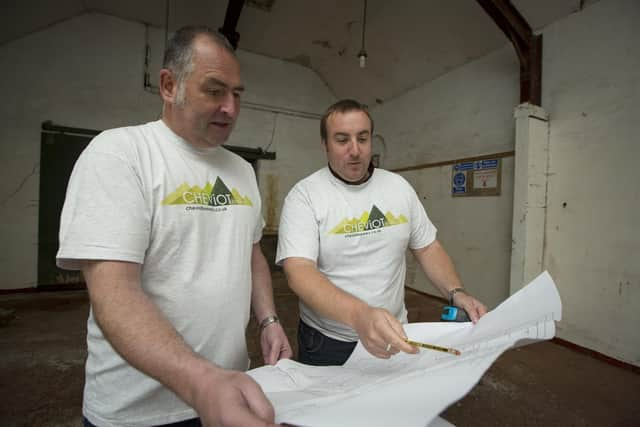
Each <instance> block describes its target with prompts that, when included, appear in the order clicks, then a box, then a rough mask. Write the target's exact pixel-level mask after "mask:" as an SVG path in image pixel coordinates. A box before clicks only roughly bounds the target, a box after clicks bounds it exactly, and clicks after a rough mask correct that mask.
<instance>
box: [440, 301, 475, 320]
mask: <svg viewBox="0 0 640 427" xmlns="http://www.w3.org/2000/svg"><path fill="white" fill-rule="evenodd" d="M440 320H441V321H443V322H469V321H471V319H469V315H468V314H467V312H466V311H464V309H462V308H460V307H456V306H453V305H445V306H444V308H443V309H442V315H441V316H440Z"/></svg>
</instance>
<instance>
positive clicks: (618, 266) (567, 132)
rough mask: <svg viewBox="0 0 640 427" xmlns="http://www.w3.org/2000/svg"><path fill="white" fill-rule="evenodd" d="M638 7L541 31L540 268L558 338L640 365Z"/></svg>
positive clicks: (605, 6)
mask: <svg viewBox="0 0 640 427" xmlns="http://www.w3.org/2000/svg"><path fill="white" fill-rule="evenodd" d="M638 22H640V2H638V1H637V0H602V1H600V2H598V3H596V4H594V5H593V6H590V7H588V8H586V9H585V10H583V11H582V12H580V13H577V14H574V15H572V16H570V17H568V18H567V19H565V20H563V21H560V22H557V23H555V24H554V25H551V26H550V27H548V28H546V29H545V30H544V33H543V34H544V45H545V48H544V51H543V52H544V53H543V55H544V56H543V60H544V65H543V68H544V72H543V85H542V87H543V94H542V102H543V106H544V107H545V108H546V110H547V112H548V113H549V114H550V117H551V126H550V162H549V181H548V198H547V226H546V230H545V233H546V235H545V241H546V250H545V253H544V264H545V268H547V269H548V270H549V271H550V273H551V274H552V276H553V277H554V279H555V280H556V282H557V284H558V288H559V291H560V296H561V297H562V302H563V320H562V322H560V324H559V336H560V337H561V338H564V339H566V340H568V341H571V342H573V343H576V344H578V345H581V346H584V347H587V348H590V349H593V350H596V351H599V352H601V353H604V354H606V355H609V356H612V357H615V358H617V359H621V360H623V361H626V362H629V363H632V364H635V365H640V333H638V330H637V329H638V325H640V262H639V261H640V226H639V224H638V220H639V218H640V216H639V215H638V212H640V186H639V185H640V178H639V173H638V171H639V168H638V166H639V163H638V162H639V161H640V138H639V135H640V120H639V117H640V104H639V103H638V97H639V96H640V72H639V71H638V70H640V48H639V47H638V42H640V26H638Z"/></svg>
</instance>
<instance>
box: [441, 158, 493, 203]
mask: <svg viewBox="0 0 640 427" xmlns="http://www.w3.org/2000/svg"><path fill="white" fill-rule="evenodd" d="M501 160H502V159H483V160H475V161H471V162H462V163H455V164H454V165H453V166H452V167H451V195H452V196H453V197H460V196H499V195H500V187H501V185H500V184H501V181H502V179H501V178H502V162H501Z"/></svg>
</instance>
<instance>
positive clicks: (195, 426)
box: [82, 417, 202, 427]
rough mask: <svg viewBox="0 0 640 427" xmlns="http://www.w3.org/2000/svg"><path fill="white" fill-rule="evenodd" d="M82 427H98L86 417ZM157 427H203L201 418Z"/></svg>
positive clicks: (83, 419) (83, 418)
mask: <svg viewBox="0 0 640 427" xmlns="http://www.w3.org/2000/svg"><path fill="white" fill-rule="evenodd" d="M82 425H83V426H84V427H98V426H96V425H95V424H91V422H89V420H88V419H86V418H85V417H82ZM155 427H202V424H201V423H200V418H191V419H189V420H184V421H178V422H177V423H171V424H162V425H159V426H155Z"/></svg>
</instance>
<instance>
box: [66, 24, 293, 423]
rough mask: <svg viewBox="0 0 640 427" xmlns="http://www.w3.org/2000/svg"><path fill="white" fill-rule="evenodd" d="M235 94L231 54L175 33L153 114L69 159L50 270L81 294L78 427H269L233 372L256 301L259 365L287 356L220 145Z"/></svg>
mask: <svg viewBox="0 0 640 427" xmlns="http://www.w3.org/2000/svg"><path fill="white" fill-rule="evenodd" d="M242 90H243V86H242V83H241V80H240V70H239V64H238V61H237V59H236V58H235V54H234V52H233V49H232V48H230V47H229V45H228V44H227V43H226V41H225V40H224V39H223V38H221V37H220V36H219V35H218V34H216V33H215V32H213V31H212V30H210V29H208V28H205V27H185V28H182V29H180V30H178V31H177V32H176V33H175V35H174V36H173V38H172V39H171V40H170V42H169V44H168V48H167V51H166V54H165V60H164V64H163V68H162V70H161V71H160V94H161V96H162V99H163V112H162V119H161V120H158V121H155V122H151V123H147V124H144V125H140V126H132V127H125V128H119V129H112V130H108V131H105V132H103V133H102V134H100V135H99V136H97V137H96V138H95V139H94V140H93V141H92V142H91V144H90V145H89V146H88V147H87V149H86V150H85V151H84V152H83V153H82V155H81V156H80V158H79V159H78V161H77V163H76V165H75V167H74V171H73V173H72V176H71V179H70V181H69V186H68V190H67V196H66V200H65V204H64V208H63V211H62V218H61V225H60V250H59V252H58V254H57V262H58V265H59V266H60V267H62V268H67V269H81V270H82V272H83V274H84V277H85V280H86V283H87V289H88V291H89V297H90V301H91V311H90V314H89V319H88V322H87V345H88V357H87V362H86V381H85V389H84V399H83V415H84V425H85V426H94V425H95V426H124V425H127V426H134V425H135V426H138V425H139V426H149V425H171V426H200V425H205V426H265V425H270V423H273V420H274V412H273V408H272V406H271V404H270V403H269V401H268V400H267V399H266V397H265V396H264V394H263V392H262V390H261V389H260V387H259V386H258V384H257V383H255V382H254V381H253V380H252V379H251V378H250V377H249V376H248V375H246V374H244V373H243V372H242V371H244V370H246V369H247V368H248V365H249V363H248V362H249V361H248V357H247V348H246V341H245V329H246V326H247V324H248V321H249V314H250V308H251V307H252V308H253V310H254V313H255V316H256V319H257V320H258V322H259V324H260V334H261V341H260V343H261V347H262V353H263V357H264V360H265V363H269V364H274V363H275V362H276V361H277V360H279V359H281V358H288V357H290V356H291V347H290V345H289V342H288V340H287V338H286V335H285V333H284V330H283V328H282V327H281V325H280V324H279V322H278V317H277V314H276V309H275V305H274V301H273V292H272V288H271V276H270V272H269V267H268V264H267V262H266V260H265V258H264V255H263V254H262V251H261V249H260V239H261V237H262V227H263V225H264V222H263V220H262V215H261V201H260V194H259V192H258V187H257V183H256V178H255V174H254V171H253V169H252V167H251V166H250V165H249V164H248V163H247V162H245V161H244V160H243V159H241V158H240V157H239V156H237V155H235V154H233V153H231V152H230V151H228V150H226V149H224V148H223V147H221V145H222V144H223V143H224V142H225V141H226V140H227V138H228V137H229V135H230V133H231V131H232V128H233V125H234V124H235V121H236V118H237V116H238V110H239V98H240V94H241V92H242Z"/></svg>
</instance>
